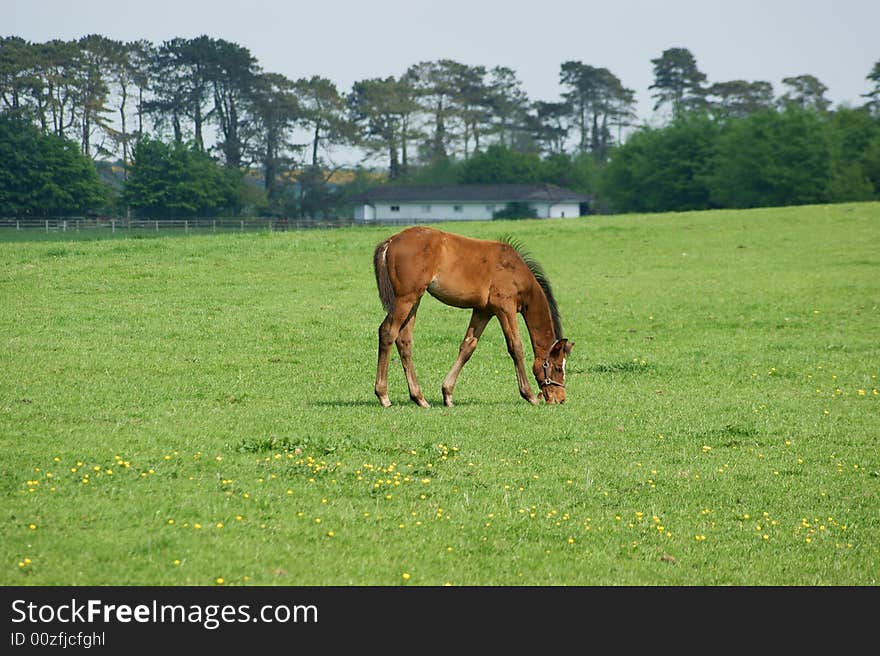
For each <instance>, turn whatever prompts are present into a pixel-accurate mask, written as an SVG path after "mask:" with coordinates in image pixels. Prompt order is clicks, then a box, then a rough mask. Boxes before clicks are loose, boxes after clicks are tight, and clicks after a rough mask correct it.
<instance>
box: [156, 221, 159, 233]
mask: <svg viewBox="0 0 880 656" xmlns="http://www.w3.org/2000/svg"><path fill="white" fill-rule="evenodd" d="M156 232H159V222H158V221H156Z"/></svg>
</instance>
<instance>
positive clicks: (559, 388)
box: [532, 339, 574, 403]
mask: <svg viewBox="0 0 880 656" xmlns="http://www.w3.org/2000/svg"><path fill="white" fill-rule="evenodd" d="M573 346H574V342H569V341H568V340H567V339H558V340H556V341H555V342H554V343H553V346H551V347H550V351H549V352H548V353H547V357H546V358H544V359H543V360H542V359H541V358H535V363H534V365H532V371H533V372H534V374H535V380H537V381H538V387H540V388H541V395H542V396H543V397H544V401H546V402H547V403H565V358H566V356H568V354H569V353H571V349H572V347H573Z"/></svg>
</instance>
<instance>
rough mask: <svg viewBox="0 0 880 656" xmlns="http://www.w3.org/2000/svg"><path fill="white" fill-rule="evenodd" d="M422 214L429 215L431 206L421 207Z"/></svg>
mask: <svg viewBox="0 0 880 656" xmlns="http://www.w3.org/2000/svg"><path fill="white" fill-rule="evenodd" d="M422 212H424V213H425V214H430V213H431V206H430V205H422Z"/></svg>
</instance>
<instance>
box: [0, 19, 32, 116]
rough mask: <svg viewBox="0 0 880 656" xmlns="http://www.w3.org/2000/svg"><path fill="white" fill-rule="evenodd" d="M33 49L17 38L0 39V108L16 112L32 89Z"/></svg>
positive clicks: (22, 106) (24, 104)
mask: <svg viewBox="0 0 880 656" xmlns="http://www.w3.org/2000/svg"><path fill="white" fill-rule="evenodd" d="M35 54H36V53H35V48H34V47H33V46H32V45H31V44H30V43H28V42H27V41H25V40H24V39H22V38H21V37H18V36H8V37H0V107H3V108H5V109H6V110H12V111H18V110H20V109H23V108H24V107H25V106H26V103H27V96H28V92H29V90H30V89H31V88H33V86H34V83H35V79H34V69H35V63H36V62H35Z"/></svg>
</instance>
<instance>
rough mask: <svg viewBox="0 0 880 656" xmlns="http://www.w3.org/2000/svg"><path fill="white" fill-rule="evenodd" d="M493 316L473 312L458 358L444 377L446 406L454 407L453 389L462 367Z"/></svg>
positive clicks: (444, 400) (476, 311)
mask: <svg viewBox="0 0 880 656" xmlns="http://www.w3.org/2000/svg"><path fill="white" fill-rule="evenodd" d="M491 318H492V315H491V314H487V313H485V312H482V311H480V310H474V311H473V314H471V322H470V323H469V324H468V328H467V332H466V333H465V334H464V339H463V340H462V342H461V346H459V347H458V358H456V360H455V364H453V365H452V369H450V370H449V373H448V374H446V378H444V379H443V403H444V404H445V405H446V407H449V408H451V407H452V390H454V389H455V381H456V380H458V374H460V373H461V369H462V367H464V365H465V364H466V363H467V361H468V360H470V357H471V356H472V355H473V354H474V351H475V350H476V348H477V342H478V341H479V340H480V335H482V334H483V329H484V328H485V327H486V324H487V323H489V319H491Z"/></svg>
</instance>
